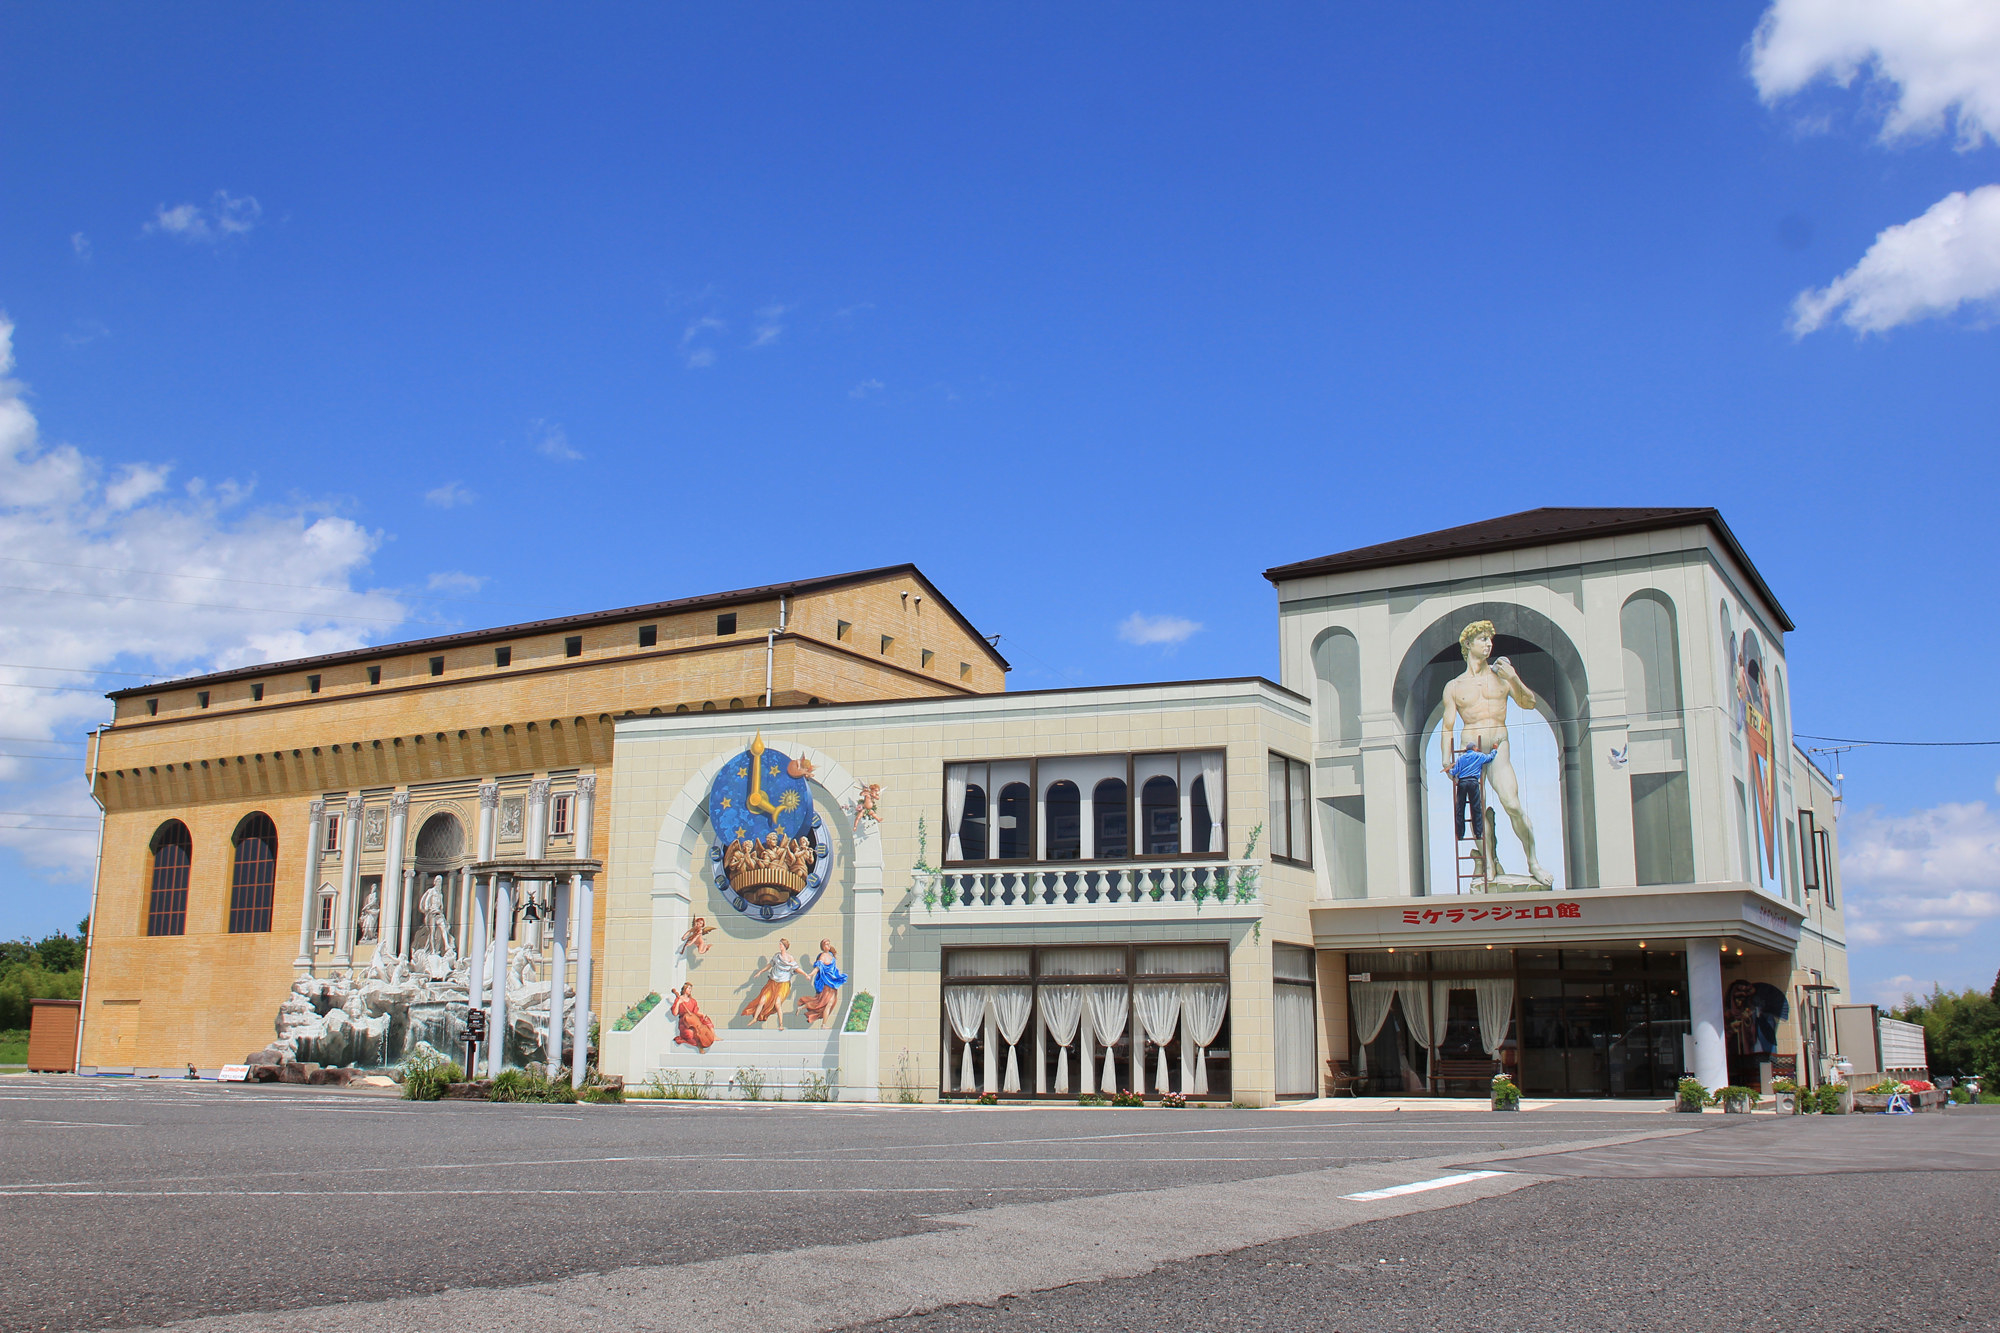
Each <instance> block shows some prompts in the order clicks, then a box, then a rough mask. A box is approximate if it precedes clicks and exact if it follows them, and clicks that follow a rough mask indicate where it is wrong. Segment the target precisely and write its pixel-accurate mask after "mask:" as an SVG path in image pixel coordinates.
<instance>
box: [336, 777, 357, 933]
mask: <svg viewBox="0 0 2000 1333" xmlns="http://www.w3.org/2000/svg"><path fill="white" fill-rule="evenodd" d="M362 808H363V803H362V800H361V793H360V792H355V793H354V794H353V795H352V796H349V797H348V798H347V816H346V819H345V821H344V822H343V823H342V825H341V829H340V910H339V912H337V913H335V915H337V916H338V917H339V918H340V919H339V920H338V921H336V922H335V923H334V927H333V928H334V937H333V961H334V964H335V965H336V966H340V967H348V966H352V965H353V963H354V927H355V922H356V921H357V920H359V916H358V915H357V914H358V913H359V912H360V910H361V904H360V903H359V902H357V901H356V899H357V897H358V895H359V894H360V891H361V812H362Z"/></svg>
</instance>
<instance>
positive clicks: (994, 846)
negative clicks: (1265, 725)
mask: <svg viewBox="0 0 2000 1333" xmlns="http://www.w3.org/2000/svg"><path fill="white" fill-rule="evenodd" d="M1218 752H1219V753H1221V754H1222V755H1223V756H1224V761H1223V766H1222V773H1223V777H1222V781H1223V801H1224V806H1223V817H1222V819H1220V820H1219V821H1215V822H1219V823H1220V824H1221V825H1222V831H1223V843H1222V848H1223V849H1222V850H1221V851H1220V852H1204V851H1196V850H1192V843H1193V842H1194V829H1193V823H1192V821H1193V814H1192V812H1191V810H1190V814H1189V816H1188V821H1189V827H1187V828H1185V829H1183V830H1181V834H1182V837H1183V838H1184V839H1185V840H1186V841H1187V842H1188V843H1189V844H1190V850H1188V851H1185V852H1159V853H1156V854H1152V855H1148V854H1146V853H1144V852H1142V851H1139V850H1138V849H1139V848H1141V847H1143V846H1144V845H1145V839H1144V838H1143V837H1142V836H1141V832H1142V831H1141V830H1140V828H1139V807H1140V804H1141V802H1140V799H1139V798H1140V792H1139V789H1138V784H1137V783H1136V782H1135V781H1134V778H1135V775H1136V773H1137V770H1138V761H1139V760H1141V759H1149V758H1153V757H1155V756H1159V755H1172V756H1175V757H1176V758H1177V759H1178V758H1179V757H1180V756H1182V755H1190V754H1212V753H1218ZM1120 757H1122V758H1123V759H1124V760H1125V776H1124V782H1125V846H1126V849H1127V852H1128V854H1127V855H1125V856H1117V857H1099V856H1090V857H1079V858H1078V859H1076V860H1073V861H1072V860H1064V861H1057V860H1051V859H1050V858H1048V857H1046V856H1043V855H1042V854H1041V852H1040V848H1041V844H1042V838H1041V818H1042V804H1043V800H1044V797H1045V796H1046V793H1045V792H1044V790H1043V784H1042V778H1041V763H1042V761H1043V760H1051V761H1056V760H1070V759H1110V758H1120ZM1020 763H1025V764H1027V766H1028V821H1029V823H1028V846H1029V848H1030V854H1029V855H1027V856H1023V857H1008V858H1006V859H1004V860H1003V859H1001V858H1000V857H997V856H992V855H988V856H987V857H986V858H984V859H983V860H976V861H975V860H963V861H952V860H948V859H946V858H945V857H943V856H942V855H940V857H939V858H938V865H939V867H940V868H941V869H947V870H975V869H985V868H988V867H991V868H993V869H995V870H1009V869H1015V868H1018V867H1022V866H1041V867H1048V866H1070V867H1074V868H1076V869H1079V870H1084V869H1088V868H1090V867H1092V866H1125V865H1141V864H1144V865H1157V864H1159V863H1160V862H1163V861H1188V862H1217V861H1225V860H1228V859H1229V829H1230V827H1231V825H1230V822H1229V821H1230V818H1231V814H1230V808H1229V805H1228V792H1229V764H1228V747H1227V746H1220V745H1208V746H1196V747H1193V748H1191V749H1183V750H1127V751H1118V750H1112V751H1093V752H1090V753H1086V754H1037V755H1030V756H1021V755H990V756H982V757H980V758H976V759H953V760H950V761H948V762H947V763H945V764H940V765H939V766H938V810H939V812H940V815H942V812H943V811H944V809H945V802H946V790H945V789H946V786H947V784H948V782H949V780H950V779H949V777H948V775H947V773H946V769H947V768H948V767H949V765H950V764H986V765H994V764H1020ZM988 773H989V778H990V774H991V770H990V768H989V770H988ZM1195 776H1196V777H1199V776H1200V774H1199V773H1197V774H1196V775H1195ZM1101 780H1102V779H1100V781H1101ZM1194 781H1195V779H1194V778H1190V777H1187V776H1186V775H1185V774H1182V775H1181V776H1180V777H1177V778H1176V779H1175V782H1176V784H1177V785H1178V786H1179V788H1180V790H1179V791H1178V792H1177V793H1176V795H1177V799H1178V800H1179V801H1180V802H1182V803H1187V804H1190V807H1191V797H1190V792H1191V791H1192V788H1193V786H1194ZM977 785H979V786H980V787H981V789H982V790H984V791H985V792H986V840H987V841H986V850H987V851H988V852H989V853H992V852H994V851H997V850H998V849H999V846H1000V831H999V830H1000V825H999V816H1000V793H999V791H998V790H995V789H993V788H992V786H991V784H990V781H989V782H988V783H980V784H977ZM1084 794H1085V793H1084V792H1083V791H1082V788H1081V786H1080V785H1079V788H1078V796H1079V797H1081V796H1082V795H1084ZM1090 794H1091V795H1093V796H1094V795H1095V788H1094V787H1093V789H1092V792H1091V793H1090ZM1095 805H1096V802H1095V801H1094V800H1093V801H1092V807H1093V809H1092V813H1093V816H1094V815H1095ZM1177 808H1178V807H1177ZM1208 809H1209V818H1210V819H1211V820H1212V821H1214V820H1215V803H1214V801H1213V800H1212V799H1210V800H1209V805H1208ZM939 824H940V827H943V820H942V818H940V820H939ZM1095 834H1096V830H1095V829H1093V830H1092V847H1091V850H1092V851H1093V852H1095V851H1096V837H1095ZM944 845H945V846H946V847H949V846H951V830H950V829H949V828H946V829H944Z"/></svg>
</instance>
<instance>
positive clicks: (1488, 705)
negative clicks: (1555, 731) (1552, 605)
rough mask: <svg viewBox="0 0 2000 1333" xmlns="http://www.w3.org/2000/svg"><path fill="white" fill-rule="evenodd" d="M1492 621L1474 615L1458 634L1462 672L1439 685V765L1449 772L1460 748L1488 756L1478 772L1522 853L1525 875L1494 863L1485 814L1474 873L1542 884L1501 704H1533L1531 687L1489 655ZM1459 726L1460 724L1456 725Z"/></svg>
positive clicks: (1490, 880)
mask: <svg viewBox="0 0 2000 1333" xmlns="http://www.w3.org/2000/svg"><path fill="white" fill-rule="evenodd" d="M1493 632H1494V631H1493V622H1492V621H1490V620H1475V621H1473V622H1472V623H1471V624H1470V625H1467V626H1466V627H1465V628H1464V629H1463V630H1461V631H1459V635H1458V651H1459V653H1460V654H1461V655H1462V656H1463V657H1464V658H1465V672H1464V674H1463V675H1461V676H1459V677H1458V678H1457V679H1456V680H1453V681H1452V682H1451V683H1450V684H1448V685H1446V686H1445V687H1444V720H1443V723H1442V725H1440V726H1439V728H1438V740H1439V746H1440V748H1441V749H1442V751H1443V767H1444V771H1445V773H1446V774H1447V775H1452V773H1453V765H1454V764H1455V763H1457V762H1458V759H1459V756H1460V754H1461V753H1462V752H1478V753H1482V754H1486V755H1490V756H1491V758H1490V759H1488V760H1487V761H1486V763H1485V772H1484V774H1481V775H1476V776H1483V777H1484V779H1485V782H1486V785H1487V787H1488V788H1489V789H1490V790H1491V791H1492V793H1493V799H1494V800H1495V801H1497V802H1498V803H1499V805H1500V808H1501V809H1502V810H1503V811H1505V812H1506V814H1507V818H1508V820H1509V822H1511V823H1512V824H1513V826H1514V836H1515V837H1517V838H1519V839H1520V840H1521V851H1522V853H1523V855H1525V856H1526V857H1527V861H1528V877H1527V878H1526V879H1522V878H1521V877H1519V876H1510V875H1508V874H1507V873H1506V872H1505V871H1504V870H1503V869H1502V867H1501V865H1500V856H1499V844H1498V841H1497V840H1496V837H1495V830H1494V828H1493V824H1492V821H1491V820H1490V819H1488V820H1483V821H1482V827H1481V829H1480V836H1479V838H1478V839H1477V841H1476V843H1475V845H1474V851H1473V860H1474V875H1475V877H1476V878H1477V879H1479V880H1481V881H1483V882H1484V883H1486V884H1487V885H1489V886H1491V885H1509V884H1512V885H1523V886H1525V885H1527V884H1536V885H1540V886H1541V887H1543V888H1548V887H1550V886H1552V885H1553V884H1554V883H1555V880H1554V877H1553V876H1551V875H1550V874H1549V872H1548V870H1547V869H1546V868H1544V867H1543V865H1542V863H1541V861H1540V859H1539V858H1537V857H1536V855H1535V826H1534V823H1533V821H1532V820H1530V819H1529V818H1528V812H1527V810H1526V809H1525V808H1524V807H1523V806H1522V804H1521V783H1520V778H1519V777H1518V775H1517V774H1516V773H1515V772H1514V764H1513V759H1512V757H1511V754H1510V751H1509V748H1508V744H1507V705H1508V703H1509V701H1511V702H1513V703H1514V704H1516V705H1518V706H1519V707H1521V708H1527V709H1532V708H1535V707H1536V706H1537V705H1538V703H1539V700H1537V699H1536V697H1535V692H1534V691H1533V690H1531V689H1529V688H1528V686H1527V683H1526V682H1525V681H1523V680H1522V679H1521V677H1520V676H1519V675H1518V674H1516V672H1515V670H1514V665H1513V663H1511V662H1509V661H1508V660H1507V659H1506V658H1504V657H1495V656H1493ZM1461 727H1462V729H1461Z"/></svg>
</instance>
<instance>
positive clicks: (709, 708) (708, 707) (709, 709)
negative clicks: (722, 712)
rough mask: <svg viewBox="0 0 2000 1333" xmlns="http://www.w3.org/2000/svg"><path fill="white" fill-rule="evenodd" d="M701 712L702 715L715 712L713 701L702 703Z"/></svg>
mask: <svg viewBox="0 0 2000 1333" xmlns="http://www.w3.org/2000/svg"><path fill="white" fill-rule="evenodd" d="M701 711H702V712H704V713H713V712H714V711H715V700H713V699H710V700H708V701H707V702H705V703H703V704H702V706H701Z"/></svg>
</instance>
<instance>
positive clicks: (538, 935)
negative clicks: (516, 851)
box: [521, 778, 555, 960]
mask: <svg viewBox="0 0 2000 1333" xmlns="http://www.w3.org/2000/svg"><path fill="white" fill-rule="evenodd" d="M525 836H526V839H527V848H528V855H529V856H531V857H533V858H534V859H535V860H537V861H539V860H541V859H542V858H543V857H545V856H547V855H548V854H549V780H548V779H547V778H536V779H535V780H534V781H533V782H530V783H529V784H528V826H527V829H526V831H525ZM549 889H550V893H549V896H548V899H546V900H544V901H543V903H542V906H543V907H545V908H546V907H548V906H550V905H551V902H552V900H553V899H554V897H555V893H554V889H555V886H554V885H553V884H551V885H550V886H549ZM523 892H524V893H525V892H529V890H526V889H524V890H523ZM522 933H523V934H524V935H525V936H526V937H527V938H525V939H523V940H522V941H521V943H522V944H524V945H526V946H527V947H528V948H529V949H530V950H532V951H533V953H534V955H535V957H536V959H537V960H539V959H540V958H541V956H542V944H543V941H544V939H545V937H546V936H547V934H548V917H547V915H546V914H544V915H542V916H541V917H540V919H538V920H536V921H535V922H533V923H532V924H530V925H529V926H528V928H527V929H526V930H525V931H523V932H522Z"/></svg>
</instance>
